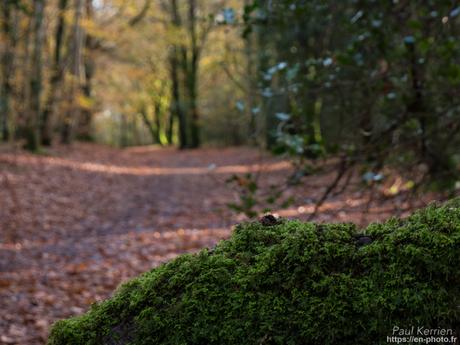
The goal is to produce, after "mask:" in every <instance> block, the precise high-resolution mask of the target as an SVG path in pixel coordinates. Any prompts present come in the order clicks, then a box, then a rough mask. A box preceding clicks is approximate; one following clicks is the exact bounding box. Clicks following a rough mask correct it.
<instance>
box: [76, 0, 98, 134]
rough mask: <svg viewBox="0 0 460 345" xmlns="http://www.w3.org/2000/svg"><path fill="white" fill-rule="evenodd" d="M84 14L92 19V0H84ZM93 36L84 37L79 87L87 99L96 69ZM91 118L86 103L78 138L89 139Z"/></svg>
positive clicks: (90, 111) (89, 108)
mask: <svg viewBox="0 0 460 345" xmlns="http://www.w3.org/2000/svg"><path fill="white" fill-rule="evenodd" d="M86 14H87V17H88V19H90V20H91V19H93V16H94V11H93V4H92V0H86ZM93 45H94V38H93V37H92V36H91V35H86V37H85V52H84V63H83V65H84V69H85V73H84V82H83V85H82V88H81V91H82V94H83V96H84V97H85V99H86V100H87V101H89V100H91V98H92V96H93V92H92V81H93V77H94V73H95V69H96V64H95V63H94V59H93ZM92 119H93V111H92V109H91V105H86V106H85V107H83V108H82V109H81V117H80V121H79V124H78V139H80V140H86V141H91V140H92V139H93V138H92V134H91V121H92Z"/></svg>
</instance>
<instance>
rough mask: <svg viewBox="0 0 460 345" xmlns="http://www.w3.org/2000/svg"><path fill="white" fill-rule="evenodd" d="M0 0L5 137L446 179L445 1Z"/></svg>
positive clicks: (454, 69)
mask: <svg viewBox="0 0 460 345" xmlns="http://www.w3.org/2000/svg"><path fill="white" fill-rule="evenodd" d="M1 6H2V9H1V18H2V19H1V23H2V25H1V32H2V35H1V37H2V38H1V51H0V54H1V83H0V109H1V112H0V116H1V117H0V133H1V136H0V137H1V139H2V140H3V141H18V140H19V141H21V142H22V143H23V144H24V145H25V146H26V147H27V148H29V149H30V150H39V149H40V148H41V147H43V146H48V145H51V144H53V143H56V142H62V143H67V144H69V143H72V141H74V140H95V141H98V142H104V143H107V144H111V145H119V146H129V145H139V144H150V143H155V144H159V145H177V146H178V147H180V148H196V147H199V146H201V145H203V144H204V145H242V144H250V145H258V146H260V147H264V148H268V149H270V150H273V151H274V152H276V153H283V154H287V155H290V156H291V157H292V158H293V159H294V160H295V161H296V162H298V165H299V167H301V169H300V171H303V172H307V171H308V167H304V166H303V165H304V162H305V161H306V159H313V160H315V159H319V158H325V157H329V156H331V155H332V156H335V157H340V162H341V163H340V165H339V166H338V168H337V169H338V170H340V168H339V167H340V166H341V167H343V169H344V170H345V168H348V167H350V166H354V165H356V164H359V165H360V166H364V167H365V168H364V170H365V173H366V179H368V180H370V181H374V180H378V179H379V178H380V171H381V170H382V167H384V166H392V167H396V168H399V169H401V170H402V171H403V170H404V169H406V171H407V170H408V168H410V171H411V172H417V174H418V177H419V180H418V182H422V181H425V180H426V179H427V178H430V179H431V178H432V177H434V180H435V181H436V182H437V183H438V184H442V185H443V186H447V187H450V188H454V187H455V183H456V181H457V180H458V166H459V161H460V156H459V152H460V150H459V148H460V134H459V131H460V101H459V100H460V97H459V90H460V88H459V86H460V61H459V59H460V44H459V41H458V37H459V33H460V32H459V31H460V29H459V24H460V19H459V17H460V5H459V4H458V3H457V2H455V1H451V0H438V1H405V0H393V1H385V2H382V1H376V0H375V1H360V0H345V1H340V2H337V1H319V0H318V1H317V0H308V1H307V0H218V1H205V0H53V1H51V0H33V1H23V0H3V1H2V3H1ZM414 167H415V168H414ZM342 176H344V174H342ZM342 176H341V177H342Z"/></svg>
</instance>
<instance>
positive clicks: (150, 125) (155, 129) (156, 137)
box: [139, 105, 160, 144]
mask: <svg viewBox="0 0 460 345" xmlns="http://www.w3.org/2000/svg"><path fill="white" fill-rule="evenodd" d="M139 113H140V114H141V116H142V120H143V121H144V124H145V125H146V126H147V129H148V130H149V132H150V135H151V136H152V142H153V143H158V144H159V143H160V135H159V132H158V127H156V125H155V123H153V122H152V121H151V120H150V119H149V117H148V114H147V109H146V107H145V105H142V107H141V109H140V110H139Z"/></svg>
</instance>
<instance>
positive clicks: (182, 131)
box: [169, 0, 188, 149]
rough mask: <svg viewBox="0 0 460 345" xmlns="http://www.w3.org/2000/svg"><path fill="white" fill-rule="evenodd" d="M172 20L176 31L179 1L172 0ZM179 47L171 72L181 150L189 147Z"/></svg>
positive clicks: (174, 51)
mask: <svg viewBox="0 0 460 345" xmlns="http://www.w3.org/2000/svg"><path fill="white" fill-rule="evenodd" d="M171 20H172V23H173V26H174V27H175V28H176V29H179V28H180V27H181V19H180V15H179V9H178V6H177V0H171ZM179 48H180V47H179V45H178V44H177V43H174V44H173V47H172V49H171V56H170V59H169V61H170V71H171V89H172V90H171V94H172V102H171V116H172V117H176V116H177V119H178V121H179V147H180V148H181V149H184V148H187V147H188V136H187V118H186V114H185V112H184V110H183V105H182V99H181V92H180V78H179V56H178V55H179Z"/></svg>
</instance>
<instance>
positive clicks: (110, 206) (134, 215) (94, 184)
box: [0, 144, 388, 345]
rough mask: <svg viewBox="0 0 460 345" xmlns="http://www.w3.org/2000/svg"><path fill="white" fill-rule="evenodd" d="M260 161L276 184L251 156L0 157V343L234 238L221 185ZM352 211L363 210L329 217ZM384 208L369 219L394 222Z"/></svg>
mask: <svg viewBox="0 0 460 345" xmlns="http://www.w3.org/2000/svg"><path fill="white" fill-rule="evenodd" d="M258 164H263V167H264V169H265V170H267V171H269V172H268V173H267V174H266V176H267V179H272V180H273V179H275V180H276V179H280V178H282V177H283V176H286V174H287V170H286V169H289V165H288V164H287V163H286V162H283V161H280V160H277V159H274V158H270V157H267V156H265V157H261V155H260V153H259V152H258V151H257V150H252V149H244V148H238V149H223V150H217V149H203V150H196V151H183V152H181V151H177V150H174V149H158V148H152V147H144V148H131V149H125V150H117V149H112V148H107V147H103V146H97V145H89V144H77V145H75V146H74V147H73V148H63V147H58V148H55V149H53V150H52V151H50V153H49V155H46V156H36V155H31V154H28V153H24V152H19V153H16V154H13V153H11V152H4V153H0V230H1V231H0V310H1V315H0V344H21V345H22V344H24V345H35V344H44V343H45V342H46V337H47V334H48V330H49V326H50V324H51V323H52V322H54V321H55V320H57V319H60V318H64V317H68V316H71V315H77V314H80V313H82V312H84V311H85V310H86V309H87V308H88V306H89V305H90V304H91V303H94V302H96V301H100V300H102V299H104V298H106V297H108V296H109V295H110V293H111V292H112V291H113V290H114V288H115V287H116V286H117V285H119V284H120V283H121V282H122V281H125V280H126V279H128V278H130V277H133V276H135V275H137V274H139V273H140V272H143V271H146V270H149V269H151V268H152V267H155V266H157V265H158V264H159V263H161V262H164V261H167V260H169V259H171V258H173V257H174V256H176V255H178V254H180V253H183V252H189V251H196V250H198V249H200V248H202V247H205V246H213V245H214V244H215V243H216V242H217V241H218V240H220V239H222V238H226V237H228V236H229V235H230V231H231V230H230V229H231V225H232V224H235V223H236V222H237V221H238V220H240V219H239V218H238V217H236V216H235V215H233V214H232V213H231V212H230V211H229V210H228V207H227V206H226V204H227V203H228V202H229V201H232V200H233V199H234V197H235V195H234V193H233V192H232V191H231V190H230V189H229V188H228V187H227V186H226V185H225V183H224V181H225V179H226V178H228V177H229V176H230V175H231V174H233V173H242V172H245V171H248V170H250V169H254V168H256V167H257V165H258ZM327 179H330V176H325V177H324V178H323V179H321V177H320V178H314V179H313V180H312V181H310V183H309V184H308V185H306V186H307V187H304V188H306V189H303V190H301V191H297V192H296V196H297V197H298V198H297V199H298V204H297V205H296V206H295V207H291V209H290V210H287V211H284V214H285V215H286V216H294V217H302V216H306V211H305V210H308V207H310V209H311V207H312V205H305V207H304V206H302V205H303V204H305V202H307V201H306V200H311V198H312V197H317V195H318V193H321V191H322V189H323V188H324V187H320V186H325V184H326V181H327ZM308 186H309V187H308ZM307 197H308V198H307ZM363 200H364V199H363V196H362V194H359V193H358V194H353V195H348V196H341V199H339V198H338V197H337V198H335V200H332V201H330V202H328V203H326V204H325V205H324V211H325V212H324V213H322V214H321V217H320V219H323V220H331V219H332V220H353V219H356V215H357V214H358V215H359V214H360V212H362V205H363ZM308 202H310V203H311V201H308ZM353 203H355V204H356V205H354V204H353ZM346 204H347V205H348V206H350V205H351V207H352V208H353V207H354V206H356V209H355V210H349V211H347V212H342V211H338V213H337V212H336V213H335V214H334V215H330V214H329V213H328V210H331V209H336V210H337V209H340V208H341V207H342V206H343V205H346ZM360 205H361V206H360ZM360 207H361V209H360ZM379 207H380V208H379ZM379 207H376V208H375V212H374V215H373V216H372V219H378V218H384V217H386V216H387V215H388V212H383V211H382V210H384V209H385V207H386V206H385V205H380V206H379Z"/></svg>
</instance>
